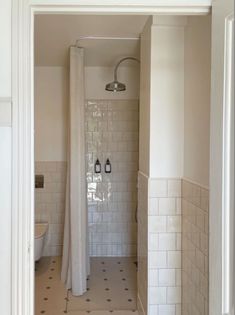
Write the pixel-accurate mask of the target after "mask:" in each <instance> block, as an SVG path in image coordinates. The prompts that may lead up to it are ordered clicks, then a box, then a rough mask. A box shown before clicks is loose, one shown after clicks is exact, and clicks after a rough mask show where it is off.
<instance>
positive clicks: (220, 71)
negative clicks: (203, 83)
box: [210, 0, 234, 315]
mask: <svg viewBox="0 0 235 315" xmlns="http://www.w3.org/2000/svg"><path fill="white" fill-rule="evenodd" d="M233 6H234V4H233V0H214V1H213V5H212V90H211V162H210V165H211V166H210V188H211V193H210V315H234V257H233V255H234V250H233V248H234V234H233V233H234V232H233V231H234V102H233V101H234V98H233V89H234V76H233V74H234V65H233V45H234V31H233V27H234V16H233V9H234V8H233Z"/></svg>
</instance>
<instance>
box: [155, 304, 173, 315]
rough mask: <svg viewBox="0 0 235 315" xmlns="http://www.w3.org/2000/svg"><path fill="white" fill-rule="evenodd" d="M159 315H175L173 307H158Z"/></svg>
mask: <svg viewBox="0 0 235 315" xmlns="http://www.w3.org/2000/svg"><path fill="white" fill-rule="evenodd" d="M158 307H159V308H158V310H159V315H176V313H175V305H159V306H158Z"/></svg>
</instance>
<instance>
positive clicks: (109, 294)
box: [35, 257, 138, 315]
mask: <svg viewBox="0 0 235 315" xmlns="http://www.w3.org/2000/svg"><path fill="white" fill-rule="evenodd" d="M135 262H136V260H135V259H134V258H129V257H128V258H127V257H124V258H120V257H118V258H116V257H115V258H107V257H105V258H104V257H102V258H92V259H91V275H90V276H89V277H88V281H87V287H88V291H87V293H85V294H84V295H83V296H81V297H74V296H72V294H71V292H70V291H68V292H67V291H66V290H65V288H64V285H63V283H62V282H61V280H60V271H61V257H43V258H42V259H41V260H40V262H38V263H36V272H35V291H36V292H35V306H36V311H35V315H41V314H45V315H46V314H48V315H59V314H65V313H66V311H67V313H68V314H71V315H85V314H86V315H87V314H88V313H90V314H91V315H106V314H110V313H112V314H114V315H131V314H138V313H137V311H136V294H137V293H136V264H135Z"/></svg>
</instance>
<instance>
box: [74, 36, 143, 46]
mask: <svg viewBox="0 0 235 315" xmlns="http://www.w3.org/2000/svg"><path fill="white" fill-rule="evenodd" d="M87 39H88V40H140V37H115V36H112V37H110V36H80V37H79V38H78V39H77V40H76V45H77V46H78V44H79V41H81V40H87Z"/></svg>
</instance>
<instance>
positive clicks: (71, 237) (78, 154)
mask: <svg viewBox="0 0 235 315" xmlns="http://www.w3.org/2000/svg"><path fill="white" fill-rule="evenodd" d="M84 107H85V102H84V50H83V48H78V47H71V48H70V111H69V112H70V113H69V141H68V142H69V143H68V170H67V185H66V209H65V224H64V244H63V258H62V271H61V279H62V281H63V282H64V283H65V285H66V288H67V289H71V291H72V294H73V295H82V294H83V293H84V292H85V291H86V288H87V284H86V278H87V275H88V274H89V257H88V246H87V244H88V239H87V238H88V234H87V199H86V178H85V126H84V120H85V116H84Z"/></svg>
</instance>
